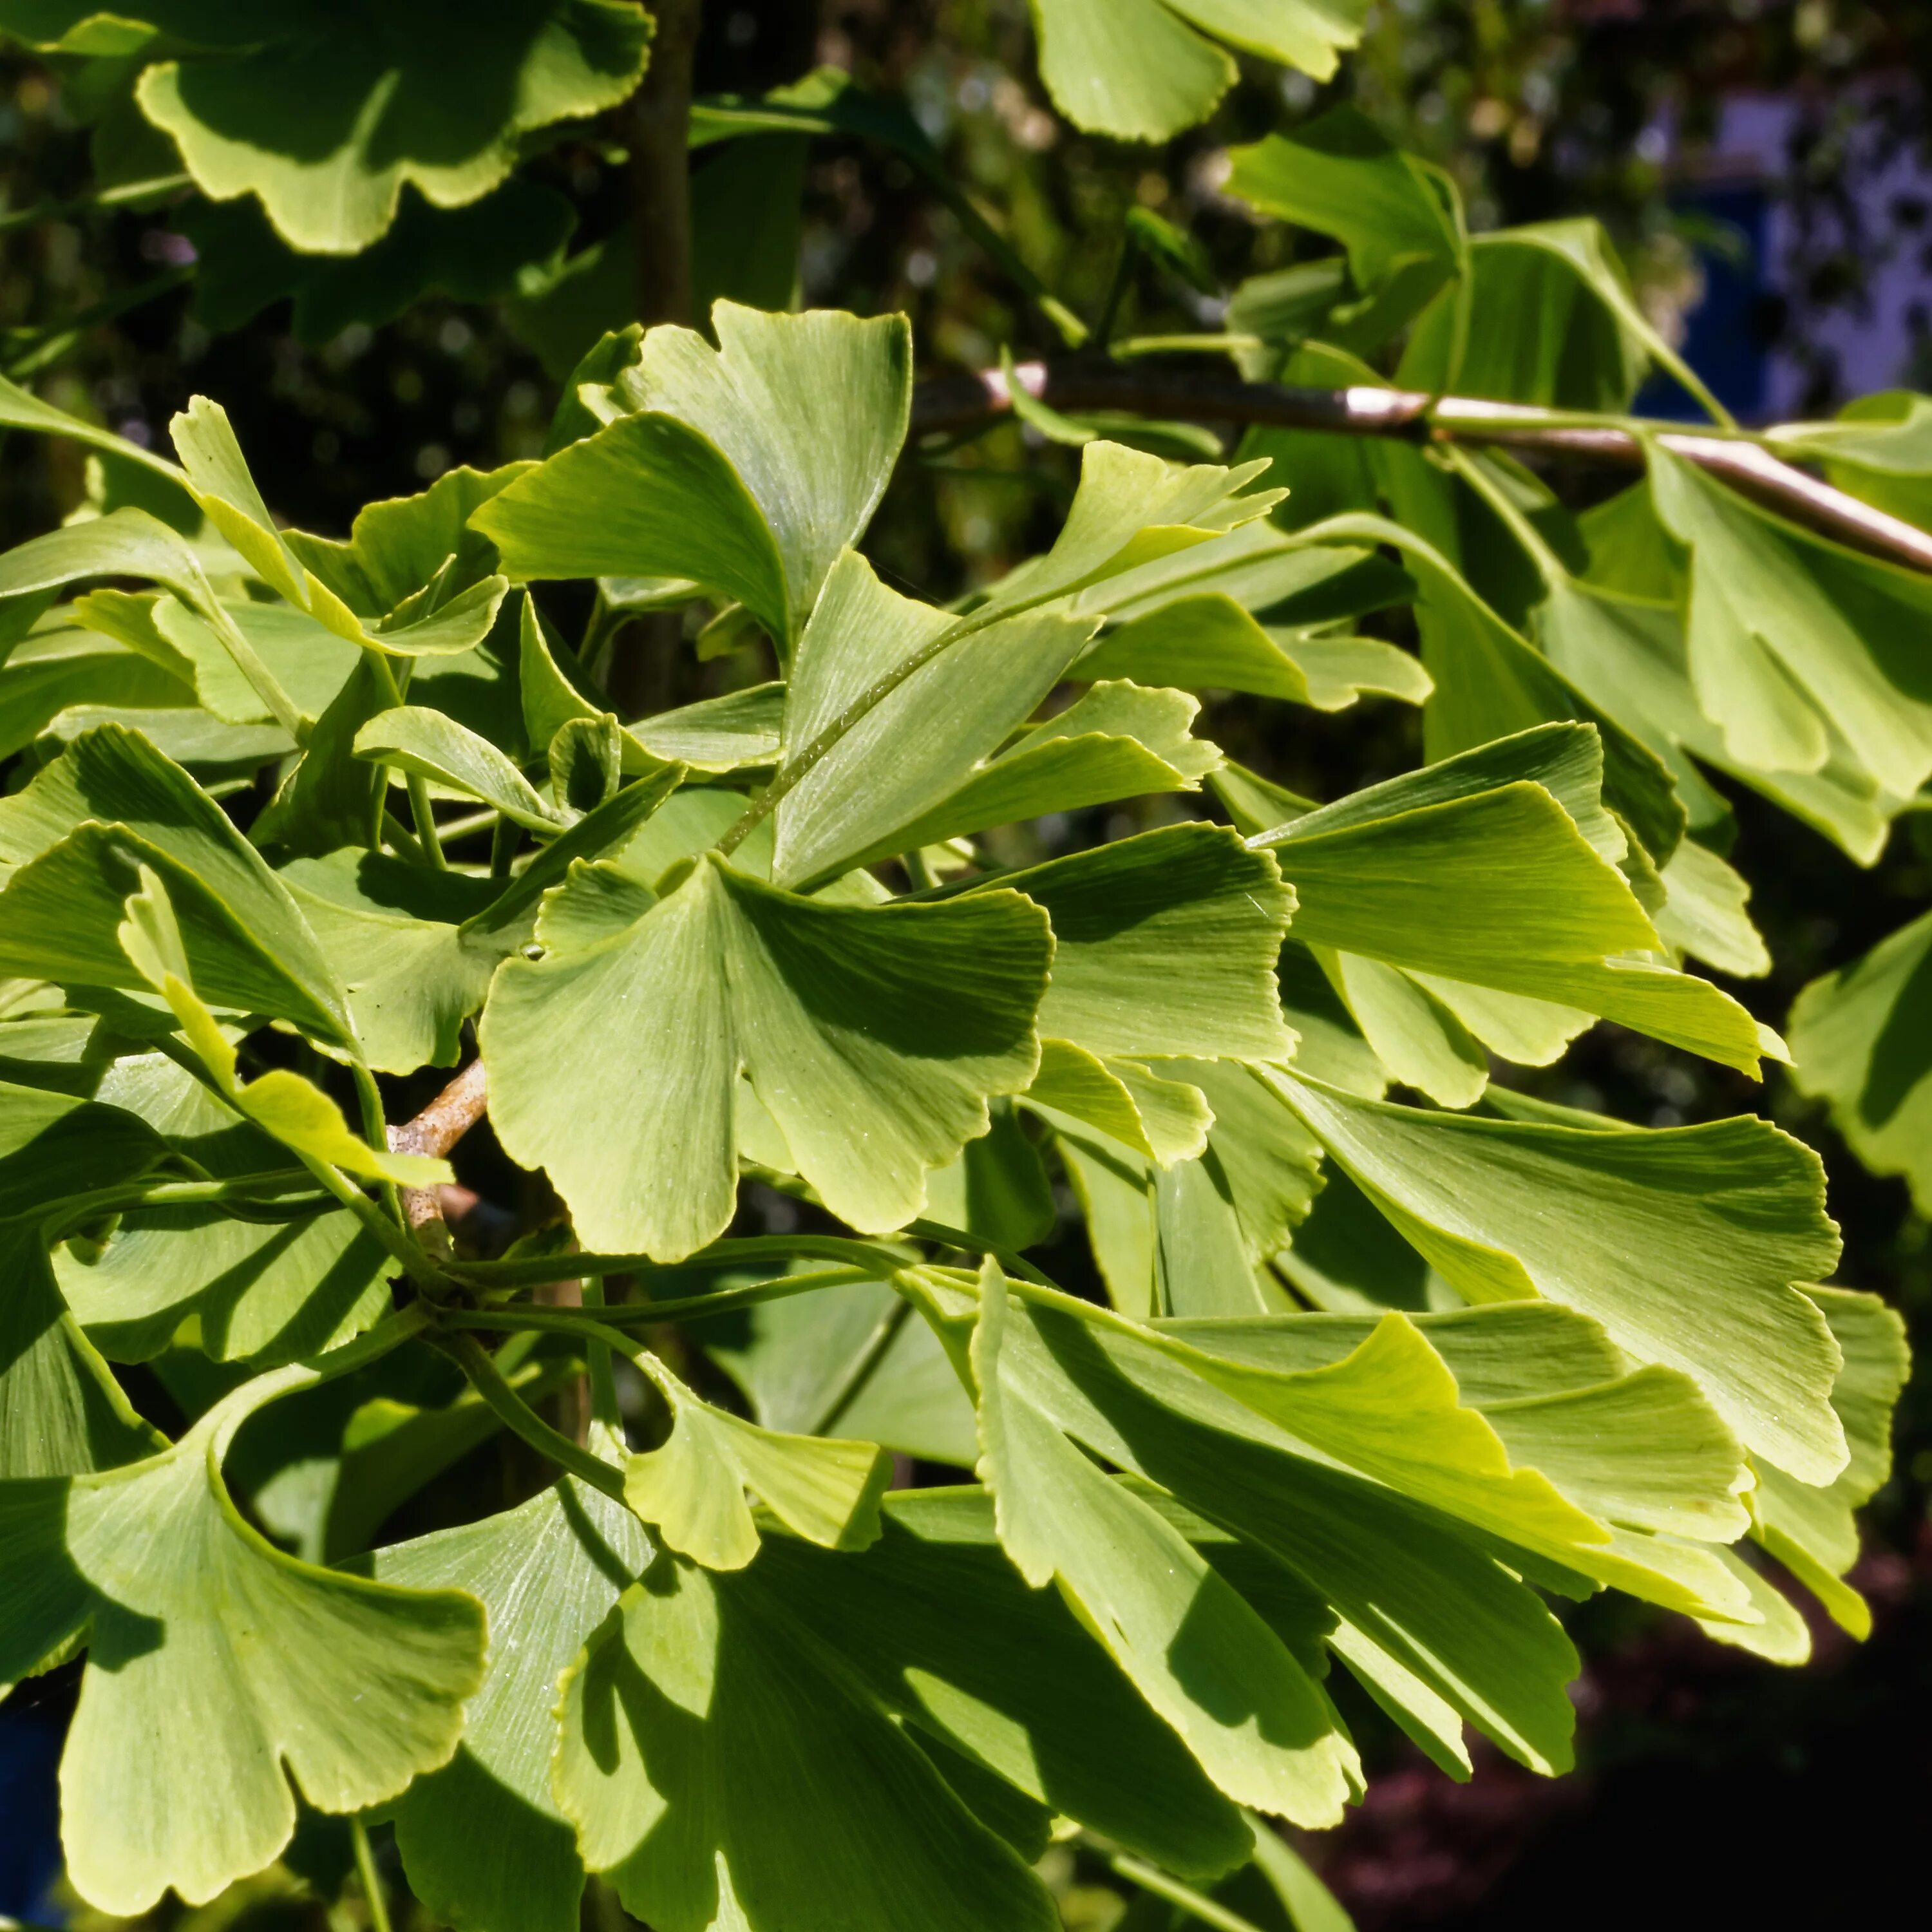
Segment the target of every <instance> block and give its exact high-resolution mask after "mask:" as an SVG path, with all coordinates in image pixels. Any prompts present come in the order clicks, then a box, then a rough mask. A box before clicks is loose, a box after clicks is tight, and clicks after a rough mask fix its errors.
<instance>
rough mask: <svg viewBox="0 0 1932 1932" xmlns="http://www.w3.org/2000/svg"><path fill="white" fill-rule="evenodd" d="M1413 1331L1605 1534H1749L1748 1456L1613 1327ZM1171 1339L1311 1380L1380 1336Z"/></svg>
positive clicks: (1288, 1333) (1440, 1318)
mask: <svg viewBox="0 0 1932 1932" xmlns="http://www.w3.org/2000/svg"><path fill="white" fill-rule="evenodd" d="M1383 1319H1386V1318H1383ZM1409 1320H1410V1322H1411V1325H1412V1328H1414V1330H1415V1331H1416V1332H1417V1333H1418V1334H1420V1335H1421V1337H1423V1338H1424V1340H1427V1343H1428V1344H1429V1346H1430V1348H1431V1349H1433V1351H1434V1352H1436V1355H1439V1357H1440V1358H1442V1361H1443V1362H1444V1363H1445V1364H1446V1365H1447V1366H1448V1370H1449V1371H1450V1373H1451V1374H1452V1375H1453V1376H1454V1378H1455V1381H1456V1385H1457V1390H1458V1391H1459V1393H1460V1397H1461V1400H1463V1403H1466V1404H1467V1405H1468V1406H1469V1409H1471V1410H1472V1411H1480V1412H1481V1415H1482V1416H1483V1418H1484V1420H1485V1421H1487V1423H1488V1424H1489V1425H1490V1428H1491V1429H1492V1430H1494V1432H1495V1433H1496V1436H1497V1438H1498V1439H1499V1440H1500V1442H1502V1445H1503V1447H1504V1448H1505V1449H1506V1450H1507V1451H1508V1454H1509V1460H1510V1462H1511V1464H1512V1465H1513V1466H1514V1467H1516V1468H1517V1469H1535V1470H1537V1471H1539V1472H1541V1474H1542V1475H1544V1476H1547V1478H1549V1479H1550V1482H1551V1483H1552V1484H1553V1485H1554V1486H1555V1487H1556V1490H1558V1491H1559V1492H1560V1493H1562V1496H1565V1498H1566V1499H1568V1501H1570V1502H1572V1503H1574V1504H1575V1505H1577V1507H1578V1508H1580V1509H1582V1510H1583V1511H1586V1513H1587V1514H1589V1515H1591V1516H1593V1517H1596V1518H1598V1520H1599V1521H1601V1522H1602V1523H1606V1524H1610V1525H1619V1526H1625V1527H1629V1528H1634V1529H1643V1530H1650V1531H1657V1532H1663V1533H1664V1534H1667V1535H1675V1536H1679V1537H1689V1538H1694V1539H1697V1540H1699V1541H1730V1539H1732V1538H1735V1537H1736V1536H1738V1535H1741V1534H1742V1532H1743V1531H1744V1529H1745V1527H1746V1526H1747V1524H1748V1517H1747V1516H1746V1514H1745V1510H1744V1508H1743V1506H1742V1504H1741V1503H1740V1502H1739V1493H1741V1492H1742V1490H1745V1489H1746V1488H1748V1486H1749V1484H1750V1481H1751V1477H1750V1474H1749V1472H1748V1470H1747V1469H1746V1468H1745V1459H1744V1453H1743V1451H1742V1450H1741V1449H1740V1448H1739V1446H1738V1442H1737V1439H1736V1437H1735V1436H1733V1435H1732V1433H1730V1430H1728V1429H1727V1428H1726V1427H1725V1426H1724V1423H1723V1422H1722V1421H1721V1420H1720V1419H1719V1418H1718V1415H1717V1414H1716V1412H1715V1411H1714V1410H1713V1409H1712V1408H1711V1406H1710V1405H1709V1403H1708V1402H1706V1400H1705V1399H1704V1397H1703V1395H1702V1394H1700V1391H1699V1390H1698V1388H1697V1385H1696V1383H1695V1382H1693V1381H1691V1379H1690V1378H1689V1377H1688V1376H1685V1375H1683V1374H1681V1373H1679V1372H1678V1371H1677V1370H1674V1369H1664V1368H1659V1367H1656V1366H1655V1364H1649V1365H1646V1366H1645V1367H1641V1368H1638V1367H1633V1366H1632V1364H1631V1362H1630V1361H1629V1359H1628V1358H1627V1357H1626V1356H1625V1355H1623V1354H1622V1352H1621V1351H1620V1350H1619V1349H1616V1347H1615V1346H1613V1344H1612V1343H1611V1342H1610V1337H1609V1336H1608V1334H1607V1333H1606V1332H1605V1331H1604V1328H1602V1326H1601V1324H1599V1323H1598V1322H1594V1321H1592V1319H1590V1318H1589V1316H1583V1315H1579V1314H1577V1313H1576V1312H1575V1311H1574V1310H1571V1309H1568V1308H1564V1307H1559V1306H1558V1305H1557V1304H1555V1303H1552V1302H1496V1303H1492V1304H1489V1305H1487V1306H1486V1307H1476V1308H1467V1309H1461V1310H1457V1311H1456V1312H1455V1313H1451V1314H1418V1315H1415V1316H1413V1317H1411V1318H1409ZM1161 1332H1162V1333H1163V1334H1168V1335H1172V1336H1175V1337H1178V1339H1180V1340H1184V1341H1185V1342H1187V1343H1189V1344H1190V1346H1193V1347H1194V1348H1196V1349H1199V1350H1201V1351H1202V1352H1204V1353H1206V1354H1208V1355H1215V1356H1218V1357H1220V1358H1223V1359H1224V1360H1228V1361H1241V1362H1244V1363H1249V1364H1253V1365H1254V1366H1256V1367H1268V1368H1272V1369H1276V1370H1304V1371H1305V1370H1309V1369H1313V1368H1316V1367H1327V1366H1329V1365H1331V1364H1334V1363H1337V1362H1340V1361H1343V1360H1344V1359H1345V1358H1349V1355H1350V1352H1351V1351H1352V1350H1354V1349H1359V1348H1361V1346H1363V1345H1364V1343H1367V1342H1368V1341H1370V1340H1371V1339H1373V1337H1375V1336H1376V1334H1379V1332H1381V1324H1380V1322H1379V1320H1378V1319H1376V1318H1374V1317H1371V1316H1360V1317H1358V1316H1331V1315H1292V1316H1263V1317H1261V1318H1259V1319H1247V1320H1241V1321H1232V1322H1229V1321H1218V1322H1217V1321H1210V1322H1165V1323H1163V1324H1162V1325H1161ZM1236 1393H1239V1391H1238V1390H1237V1391H1236ZM1565 1560H1570V1561H1574V1558H1571V1559H1565ZM1583 1567H1585V1568H1587V1567H1589V1566H1588V1565H1587V1564H1586V1565H1583Z"/></svg>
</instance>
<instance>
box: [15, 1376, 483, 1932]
mask: <svg viewBox="0 0 1932 1932" xmlns="http://www.w3.org/2000/svg"><path fill="white" fill-rule="evenodd" d="M314 1379H315V1373H314V1371H313V1370H308V1369H303V1368H290V1369H283V1370H277V1371H276V1372H275V1373H273V1374H272V1375H269V1376H263V1377H261V1378H260V1379H258V1380H257V1381H255V1382H250V1383H247V1384H245V1385H244V1386H243V1387H242V1388H240V1389H239V1390H237V1391H236V1392H235V1394H233V1395H232V1396H230V1397H228V1398H226V1400H224V1401H223V1402H221V1403H217V1405H216V1406H214V1408H213V1409H211V1410H210V1411H209V1412H208V1414H207V1415H205V1416H204V1417H203V1418H202V1420H201V1421H199V1423H198V1424H196V1426H195V1427H193V1429H192V1430H190V1431H189V1433H187V1435H186V1436H184V1437H183V1438H182V1439H181V1441H180V1442H178V1443H177V1444H175V1445H174V1446H173V1447H172V1448H170V1449H168V1450H166V1451H163V1453H162V1454H159V1455H156V1456H154V1457H150V1458H148V1460H145V1461H142V1462H138V1463H130V1464H129V1465H127V1466H126V1467H124V1468H121V1469H115V1470H112V1471H109V1472H105V1473H103V1474H99V1475H83V1476H77V1477H72V1478H43V1479H40V1480H37V1481H23V1482H15V1483H8V1484H5V1485H0V1552H4V1556H5V1569H6V1571H7V1574H9V1575H10V1576H12V1577H20V1578H21V1579H23V1580H31V1581H30V1583H28V1587H27V1588H26V1589H24V1590H23V1591H22V1592H20V1593H19V1594H18V1595H17V1596H16V1597H15V1598H14V1601H13V1604H12V1605H11V1607H10V1614H9V1616H8V1618H7V1624H6V1627H5V1631H4V1634H0V1679H10V1678H13V1677H17V1676H19V1675H20V1673H21V1672H23V1670H28V1669H30V1668H31V1667H33V1666H34V1664H37V1662H38V1661H40V1659H41V1658H44V1657H46V1655H48V1654H49V1652H52V1650H53V1649H55V1646H57V1645H58V1644H60V1643H62V1642H64V1641H65V1640H68V1639H69V1638H71V1637H73V1636H74V1634H76V1633H77V1632H79V1631H81V1630H82V1629H83V1628H84V1627H86V1628H89V1629H90V1635H89V1653H90V1657H89V1668H88V1671H87V1674H86V1677H85V1679H83V1683H82V1686H81V1694H80V1709H79V1710H78V1711H77V1713H76V1715H75V1718H74V1728H73V1730H72V1731H71V1733H70V1734H69V1736H68V1745H67V1752H66V1755H65V1758H64V1759H63V1760H62V1769H61V1782H62V1837H63V1840H64V1841H65V1846H66V1850H67V1861H68V1876H70V1878H71V1880H72V1881H73V1883H74V1886H75V1888H76V1889H77V1890H78V1891H80V1894H81V1895H82V1896H83V1897H85V1898H87V1899H89V1900H92V1902H94V1903H95V1904H96V1905H98V1906H100V1907H101V1909H104V1910H106V1911H110V1912H117V1913H120V1914H122V1915H132V1914H135V1913H138V1912H145V1911H146V1910H147V1909H148V1908H149V1907H150V1906H151V1905H153V1904H154V1903H155V1901H156V1900H157V1899H159V1897H160V1895H161V1894H162V1893H163V1891H165V1890H166V1888H168V1887H169V1886H170V1885H172V1887H173V1888H174V1889H175V1891H178V1893H179V1894H181V1897H183V1898H184V1900H189V1901H191V1902H193V1903H203V1902H205V1900H208V1899H210V1898H212V1897H214V1896H215V1894H217V1892H220V1891H223V1889H224V1888H226V1886H228V1885H230V1884H231V1883H233V1882H234V1880H236V1879H238V1878H242V1877H245V1876H247V1875H248V1873H251V1872H255V1871H258V1870H260V1869H261V1867H263V1865H265V1864H268V1863H269V1861H272V1859H273V1858H275V1856H276V1855H277V1854H278V1852H280V1851H281V1849H282V1848H283V1846H284V1845H286V1844H287V1842H288V1841H289V1837H290V1833H291V1832H293V1830H294V1829H295V1822H296V1802H295V1796H294V1793H293V1792H292V1791H291V1790H290V1787H289V1777H290V1775H291V1774H293V1776H294V1778H296V1780H297V1781H299V1784H300V1786H301V1789H302V1795H303V1796H304V1797H305V1799H307V1800H308V1802H309V1803H310V1804H311V1805H315V1806H317V1807H318V1808H320V1809H322V1810H324V1811H336V1812H342V1811H357V1810H360V1809H362V1808H366V1807H368V1806H369V1805H374V1804H377V1803H380V1802H382V1801H383V1800H384V1799H388V1798H391V1797H393V1796H395V1795H396V1794H397V1793H398V1792H400V1791H401V1790H402V1789H403V1788H404V1786H406V1785H407V1784H408V1783H409V1781H410V1779H411V1778H414V1777H416V1775H418V1774H419V1773H420V1772H425V1771H429V1770H433V1769H435V1768H436V1766H438V1765H440V1764H442V1763H445V1762H446V1760H448V1758H449V1755H450V1754H451V1752H452V1751H454V1750H455V1748H456V1744H457V1740H458V1737H459V1736H460V1732H461V1729H462V1723H463V1716H462V1706H463V1702H464V1700H466V1698H467V1697H469V1696H470V1695H471V1694H472V1692H474V1691H475V1689H476V1687H477V1685H478V1682H480V1680H481V1676H482V1674H483V1652H484V1618H483V1613H482V1610H481V1607H480V1606H479V1605H478V1604H477V1603H476V1602H475V1600H474V1599H473V1598H469V1597H467V1596H463V1595H459V1594H458V1593H456V1592H434V1593H431V1592H415V1591H407V1590H400V1589H392V1588H390V1587H388V1586H385V1585H382V1584H377V1583H364V1582H362V1581H360V1580H357V1579H356V1578H353V1577H343V1576H338V1575H336V1574H333V1573H332V1572H330V1571H324V1570H317V1569H314V1568H311V1566H309V1565H307V1564H304V1563H299V1562H296V1560H295V1559H293V1558H292V1557H288V1556H284V1555H282V1554H281V1552H280V1551H278V1550H276V1549H275V1548H274V1547H273V1546H272V1545H271V1544H269V1543H267V1542H266V1541H264V1540H263V1538H262V1537H261V1536H260V1535H259V1534H258V1533H257V1532H255V1531H254V1530H253V1529H250V1528H249V1527H248V1525H247V1524H246V1523H245V1522H244V1521H243V1520H242V1517H241V1516H240V1515H239V1513H238V1512H237V1511H236V1508H235V1506H234V1505H233V1503H232V1502H230V1501H229V1497H228V1493H227V1491H226V1489H225V1488H224V1487H223V1484H222V1480H221V1473H220V1469H221V1462H222V1459H223V1456H224V1455H225V1454H226V1451H227V1449H228V1446H229V1443H230V1442H232V1441H233V1438H234V1435H235V1432H236V1430H237V1429H238V1428H239V1427H240V1426H241V1424H242V1423H243V1422H244V1421H245V1420H246V1419H247V1418H248V1416H249V1415H251V1414H252V1413H254V1411H255V1410H256V1409H259V1408H260V1407H261V1406H262V1405H263V1404H264V1403H267V1402H269V1401H271V1400H273V1399H274V1398H275V1397H277V1396H278V1395H281V1394H286V1393H287V1392H288V1391H291V1390H293V1389H296V1388H301V1387H303V1386H305V1385H307V1384H308V1383H310V1382H313V1381H314ZM133 1738H140V1739H146V1740H148V1749H146V1750H145V1751H130V1749H129V1748H128V1741H129V1740H130V1739H133ZM285 1766H286V1769H284V1767H285Z"/></svg>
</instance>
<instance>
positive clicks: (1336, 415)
mask: <svg viewBox="0 0 1932 1932" xmlns="http://www.w3.org/2000/svg"><path fill="white" fill-rule="evenodd" d="M1013 373H1014V374H1015V375H1016V377H1018V378H1019V382H1020V383H1021V385H1022V387H1023V388H1024V389H1025V391H1026V392H1027V393H1028V395H1031V396H1033V397H1034V398H1037V399H1038V400H1039V401H1042V402H1044V403H1046V404H1048V405H1049V407H1052V408H1054V409H1056V410H1072V411H1076V412H1077V411H1080V410H1132V411H1133V412H1135V413H1137V414H1140V415H1143V416H1172V417H1180V418H1183V419H1186V420H1188V421H1190V422H1207V423H1226V424H1227V425H1230V426H1232V427H1236V428H1239V427H1244V426H1246V425H1250V424H1255V425H1260V426H1262V427H1265V428H1279V429H1302V430H1316V431H1328V432H1331V433H1335V434H1342V435H1347V436H1395V437H1409V438H1411V439H1413V440H1418V441H1429V440H1434V441H1438V442H1445V443H1487V444H1489V445H1491V446H1499V447H1502V448H1506V449H1517V450H1521V451H1523V452H1526V454H1535V453H1536V452H1542V453H1544V454H1546V455H1553V456H1556V455H1561V456H1572V457H1585V458H1595V459H1597V460H1601V461H1604V462H1610V463H1628V464H1631V465H1633V466H1634V465H1640V464H1641V463H1643V445H1642V444H1641V443H1640V442H1639V440H1637V438H1636V437H1634V436H1631V435H1629V434H1627V433H1626V432H1625V431H1622V430H1619V429H1613V428H1598V427H1595V426H1582V427H1580V426H1577V425H1571V424H1562V423H1551V422H1547V421H1545V420H1542V419H1544V418H1545V417H1547V416H1548V415H1549V414H1550V413H1551V412H1547V411H1544V410H1532V409H1524V408H1520V407H1516V406H1514V405H1511V404H1507V403H1487V402H1481V401H1477V400H1475V398H1470V397H1465V396H1448V397H1445V398H1442V399H1441V400H1440V401H1438V400H1437V399H1436V398H1434V397H1433V396H1429V395H1424V394H1422V393H1421V392H1419V391H1415V390H1407V389H1371V388H1368V387H1366V386H1365V387H1361V388H1356V389H1290V388H1288V387H1286V386H1283V385H1282V384H1280V383H1247V382H1244V381H1242V380H1241V378H1240V377H1237V376H1232V375H1229V374H1223V372H1221V371H1193V370H1175V369H1171V368H1148V367H1146V366H1144V365H1138V364H1132V363H1118V362H1115V363H1108V362H1083V361H1068V362H1023V363H1022V364H1020V365H1019V367H1018V368H1016V370H1015V371H1014V372H1013ZM1011 407H1013V402H1012V398H1011V396H1010V394H1009V392H1008V389H1007V379H1006V377H1005V374H1004V372H1003V371H1000V370H998V369H983V370H977V371H971V372H969V373H966V374H960V375H955V376H942V377H938V378H936V379H935V380H932V381H929V382H926V383H921V384H920V385H919V387H918V389H917V390H916V392H914V395H913V410H912V427H913V434H914V435H922V434H929V433H931V432H932V431H951V430H959V429H964V428H968V427H970V426H971V425H972V424H974V423H975V422H980V421H983V419H986V417H988V416H995V415H998V414H999V413H1001V412H1003V411H1004V410H1009V409H1010V408H1011ZM1658 441H1659V442H1660V443H1661V444H1662V445H1663V446H1664V447H1665V448H1666V449H1669V450H1670V451H1671V452H1673V454H1674V455H1678V456H1681V457H1682V458H1685V460H1687V461H1688V462H1691V463H1695V464H1697V466H1698V467H1699V468H1700V469H1705V470H1708V471H1709V472H1711V474H1712V475H1716V476H1721V477H1722V478H1724V481H1726V482H1727V483H1730V484H1733V485H1735V486H1736V487H1737V488H1739V489H1740V490H1743V491H1744V492H1745V493H1746V494H1747V495H1748V496H1752V497H1754V499H1757V501H1758V502H1761V503H1763V504H1764V505H1766V507H1767V508H1770V509H1772V510H1775V511H1777V512H1778V514H1780V515H1781V516H1784V517H1789V518H1790V520H1792V521H1793V523H1802V524H1803V525H1805V527H1807V528H1808V529H1814V530H1817V531H1819V532H1821V533H1822V534H1823V535H1826V536H1829V537H1832V538H1836V539H1837V540H1838V541H1839V542H1841V543H1843V544H1849V545H1850V546H1851V547H1852V548H1854V549H1856V550H1864V551H1865V552H1867V553H1868V554H1870V555H1872V556H1880V557H1882V558H1884V559H1885V560H1886V561H1887V562H1891V563H1898V564H1903V565H1906V566H1907V567H1908V568H1912V569H1914V570H1922V571H1932V535H1927V533H1926V532H1924V531H1923V530H1921V529H1918V528H1917V527H1916V526H1914V525H1912V524H1911V523H1906V522H1905V521H1903V520H1902V519H1901V518H1900V517H1893V516H1888V515H1887V514H1885V511H1882V510H1877V509H1874V508H1873V507H1872V506H1871V505H1870V504H1869V503H1865V502H1860V501H1859V499H1858V498H1857V497H1855V496H1850V495H1848V494H1847V493H1846V492H1845V491H1843V490H1835V489H1834V488H1833V487H1832V486H1831V485H1830V484H1828V483H1823V482H1820V481H1819V480H1818V478H1816V477H1815V476H1811V475H1808V474H1807V473H1806V472H1805V471H1804V470H1802V469H1798V468H1797V467H1796V466H1794V465H1793V464H1791V463H1785V462H1782V461H1781V460H1779V459H1778V458H1777V457H1775V456H1773V455H1771V453H1770V452H1769V451H1768V450H1765V449H1760V447H1759V446H1757V444H1755V443H1749V442H1745V441H1743V440H1739V439H1736V438H1732V437H1721V436H1711V435H1700V434H1697V433H1696V432H1695V431H1678V430H1669V431H1663V432H1661V433H1660V434H1659V435H1658Z"/></svg>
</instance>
